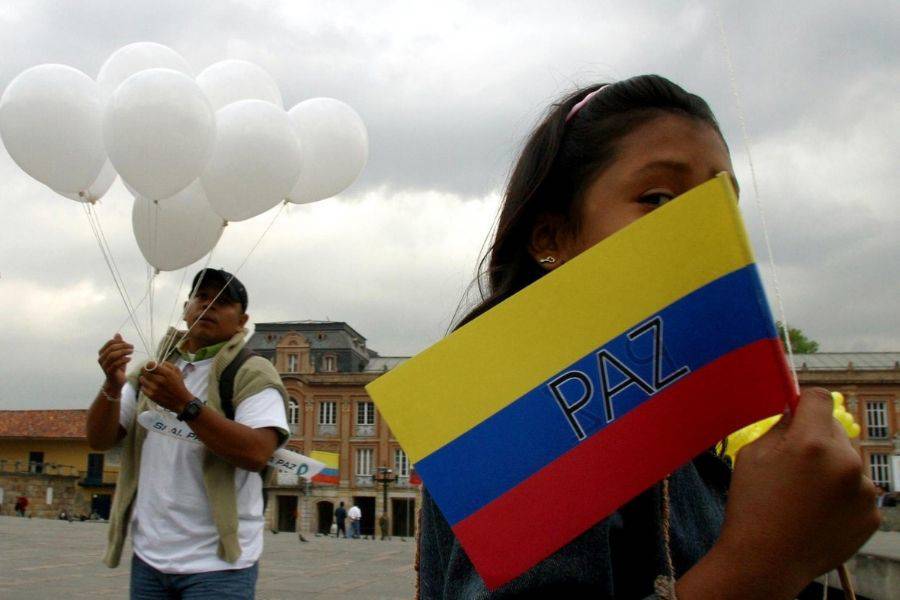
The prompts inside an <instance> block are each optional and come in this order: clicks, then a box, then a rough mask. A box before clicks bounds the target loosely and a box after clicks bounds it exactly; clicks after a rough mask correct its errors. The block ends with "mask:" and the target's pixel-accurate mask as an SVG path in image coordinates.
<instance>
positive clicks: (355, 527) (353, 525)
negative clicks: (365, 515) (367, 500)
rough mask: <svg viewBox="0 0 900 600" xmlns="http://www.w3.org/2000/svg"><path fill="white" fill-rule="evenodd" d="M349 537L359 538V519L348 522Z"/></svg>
mask: <svg viewBox="0 0 900 600" xmlns="http://www.w3.org/2000/svg"><path fill="white" fill-rule="evenodd" d="M350 537H352V538H359V519H357V520H355V521H350Z"/></svg>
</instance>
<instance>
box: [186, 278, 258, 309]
mask: <svg viewBox="0 0 900 600" xmlns="http://www.w3.org/2000/svg"><path fill="white" fill-rule="evenodd" d="M203 283H216V284H220V285H221V286H222V288H221V289H222V290H223V292H222V295H224V296H228V297H229V298H230V299H231V300H233V301H235V302H240V303H241V308H242V309H243V310H244V311H245V312H246V311H247V302H248V298H247V288H245V287H244V284H243V283H241V280H240V279H238V278H237V277H235V276H234V275H232V274H231V273H229V272H228V271H226V270H224V269H203V270H201V271H199V272H198V273H197V274H196V275H194V282H193V283H192V284H191V294H193V293H194V292H195V291H196V290H197V286H198V285H201V284H203Z"/></svg>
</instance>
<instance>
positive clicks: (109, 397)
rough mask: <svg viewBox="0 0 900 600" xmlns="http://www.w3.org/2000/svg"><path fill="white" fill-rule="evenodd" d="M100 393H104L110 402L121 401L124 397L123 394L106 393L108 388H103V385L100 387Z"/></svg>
mask: <svg viewBox="0 0 900 600" xmlns="http://www.w3.org/2000/svg"><path fill="white" fill-rule="evenodd" d="M100 393H101V394H103V397H104V398H106V400H107V401H109V402H119V401H120V400H121V399H122V397H121V396H118V397H115V396H110V395H109V394H107V393H106V389H105V388H103V387H102V386H101V387H100Z"/></svg>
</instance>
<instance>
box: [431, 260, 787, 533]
mask: <svg viewBox="0 0 900 600" xmlns="http://www.w3.org/2000/svg"><path fill="white" fill-rule="evenodd" d="M766 306H767V305H766V304H765V297H764V294H763V291H762V284H761V282H760V279H759V273H758V271H757V268H756V265H755V264H751V265H748V266H746V267H744V268H742V269H738V270H737V271H734V272H732V273H730V274H728V275H725V276H724V277H721V278H719V279H717V280H716V281H713V282H711V283H709V284H707V285H705V286H703V287H701V288H699V289H697V290H695V291H694V292H692V293H690V294H688V295H687V296H684V297H683V298H681V299H679V300H678V301H676V302H674V303H672V304H671V305H669V306H668V307H666V308H665V309H663V310H662V311H661V312H660V313H658V316H659V317H661V318H662V323H663V325H662V336H663V337H662V344H663V346H662V347H663V349H664V350H663V353H662V356H663V359H662V360H661V363H660V364H661V368H660V369H659V371H660V373H661V375H662V377H659V376H658V375H659V374H657V373H655V370H656V364H655V362H656V361H655V360H654V333H655V331H653V330H651V329H647V330H646V331H645V332H644V333H642V334H640V335H638V336H636V337H634V339H633V340H629V339H628V336H627V332H626V333H623V334H622V335H620V336H618V337H616V338H614V339H613V340H611V341H609V342H608V343H606V344H604V346H602V347H601V348H598V349H597V350H596V351H594V352H591V353H590V354H588V355H587V356H585V357H584V358H582V359H580V360H579V361H577V362H576V363H575V364H573V365H571V366H570V367H568V368H566V369H563V370H561V371H560V373H561V374H562V373H568V372H570V371H572V370H578V371H580V372H582V373H583V374H584V375H585V376H586V377H587V378H588V379H590V381H591V383H592V385H593V388H594V394H593V397H592V399H591V401H590V402H588V403H587V404H586V405H585V406H584V407H583V408H581V409H580V410H578V411H577V412H575V413H574V414H573V416H572V418H573V419H574V420H575V421H576V422H577V425H575V426H573V424H572V422H571V420H570V419H569V418H568V417H567V416H566V414H565V413H564V412H563V410H562V408H561V406H560V403H559V401H558V400H557V399H556V398H555V397H554V395H553V393H552V392H551V390H550V387H549V383H550V382H551V381H553V380H554V379H556V378H557V376H554V377H552V378H550V379H548V380H547V381H546V382H544V383H543V384H541V385H540V386H538V387H537V388H535V389H533V390H531V391H530V392H528V393H527V394H525V395H523V396H522V397H520V398H519V399H518V400H516V401H515V402H513V403H512V404H510V405H509V406H507V407H506V408H504V409H503V410H501V411H500V412H498V413H496V414H494V415H492V416H491V417H490V418H488V419H486V420H484V421H482V422H481V423H479V424H478V425H476V426H475V427H473V428H472V429H470V430H468V431H467V432H466V433H464V434H463V435H461V436H460V437H458V438H456V439H455V440H453V441H452V442H450V443H449V444H447V445H445V446H443V447H442V448H440V449H439V450H437V451H436V452H433V453H432V454H430V455H428V456H427V457H425V458H424V459H422V460H420V461H419V462H417V463H416V468H417V469H418V471H419V472H420V473H421V475H422V478H423V479H424V481H425V484H426V486H427V487H428V491H429V492H430V493H431V494H432V496H434V498H435V499H436V500H437V502H438V505H439V506H440V507H441V510H442V511H443V513H444V516H445V517H446V518H447V520H448V521H449V522H450V524H451V525H453V524H455V523H457V522H459V521H460V520H462V519H464V518H466V517H467V516H469V515H470V514H472V513H473V512H475V511H477V510H478V509H480V508H481V507H482V506H484V505H486V504H488V503H489V502H490V501H492V500H494V499H495V498H497V497H499V496H501V495H502V494H504V493H505V492H506V491H508V490H509V489H511V488H513V487H515V486H516V485H518V484H519V483H521V482H522V481H524V480H525V479H527V478H528V477H529V476H530V475H531V474H533V473H534V472H536V471H538V470H539V469H541V468H543V467H544V466H546V465H548V464H549V463H551V462H552V461H554V460H555V459H556V458H558V457H559V456H561V455H562V454H564V453H565V452H567V451H569V450H571V449H572V448H574V447H575V446H576V445H577V444H578V442H579V439H578V436H577V428H581V430H582V432H583V434H584V436H585V437H584V439H586V438H587V437H590V436H591V435H593V434H595V433H597V432H598V431H601V430H602V429H603V428H604V427H605V426H606V424H607V420H606V410H607V409H606V408H605V407H604V402H603V400H602V398H601V395H600V393H599V391H598V390H599V387H600V375H599V372H600V369H599V360H600V359H599V358H598V353H599V352H600V351H603V350H605V351H606V352H608V353H609V354H608V355H607V356H608V359H607V360H605V361H604V362H605V364H606V365H607V367H606V369H605V370H606V372H607V377H608V380H607V382H606V388H607V389H609V390H614V389H615V388H616V386H618V385H619V384H623V383H625V382H626V376H625V375H624V372H623V371H621V370H619V369H618V368H617V367H616V366H615V364H614V363H612V362H610V361H616V360H617V361H619V362H620V363H621V364H622V365H624V366H625V367H626V368H628V369H631V370H632V371H633V373H634V374H635V375H637V376H638V377H639V378H640V379H641V380H642V381H643V382H644V383H645V384H647V385H649V386H650V387H651V388H652V386H653V385H654V383H658V382H657V381H655V379H659V382H665V380H666V376H668V375H672V374H674V373H677V371H678V369H679V368H681V367H682V366H687V367H688V368H689V369H690V371H691V372H693V371H696V370H698V369H700V368H701V367H703V366H704V365H706V364H708V363H711V362H713V361H715V360H716V359H718V358H719V357H721V356H724V355H726V354H728V353H729V352H732V351H733V350H737V349H739V348H741V347H743V346H746V345H747V344H750V343H753V342H755V341H758V340H761V339H766V338H774V337H775V336H776V333H775V328H774V324H773V323H772V317H771V315H770V313H769V311H768V309H767V308H766ZM598 310H602V309H601V308H599V307H598ZM648 317H654V315H648ZM645 323H646V322H645ZM640 325H642V323H637V324H636V325H635V328H632V329H631V330H629V331H635V329H636V328H637V327H638V326H640ZM510 360H515V357H510ZM685 376H690V375H689V374H688V375H685ZM645 387H646V386H645ZM659 389H663V386H660V387H659ZM582 391H583V385H582V384H580V383H579V382H578V381H577V380H569V381H568V382H566V383H563V384H560V385H559V387H558V393H560V394H561V395H562V396H563V398H564V401H566V402H567V404H568V405H570V406H572V405H574V404H575V403H576V401H577V400H578V399H579V398H580V396H581V395H582ZM654 394H655V391H653V389H651V390H650V393H648V392H647V390H646V389H641V386H640V385H639V384H635V383H631V384H629V385H627V387H623V389H622V390H621V391H619V392H618V393H616V394H611V409H612V414H613V417H614V419H620V418H621V417H622V416H623V415H625V414H627V413H628V412H629V411H631V410H633V409H634V408H635V407H637V406H639V405H640V404H641V403H643V402H644V401H646V400H647V399H648V398H650V397H652V396H653V395H654ZM610 422H611V421H610ZM635 435H640V432H635ZM463 471H465V472H466V473H467V475H464V476H461V475H460V473H461V472H463Z"/></svg>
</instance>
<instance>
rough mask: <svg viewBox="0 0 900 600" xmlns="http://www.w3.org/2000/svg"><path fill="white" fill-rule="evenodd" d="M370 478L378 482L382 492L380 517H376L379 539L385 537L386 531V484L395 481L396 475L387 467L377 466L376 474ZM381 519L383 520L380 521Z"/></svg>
mask: <svg viewBox="0 0 900 600" xmlns="http://www.w3.org/2000/svg"><path fill="white" fill-rule="evenodd" d="M372 480H373V481H375V482H376V483H380V484H381V485H382V492H383V494H384V496H383V500H384V504H383V510H382V514H381V517H380V518H379V519H378V524H379V525H380V527H381V539H384V538H385V537H386V534H387V531H388V521H387V513H388V486H389V485H390V484H391V483H393V482H395V481H397V476H396V475H394V472H393V471H392V470H391V469H388V468H387V467H378V475H377V476H373V477H372ZM382 519H383V520H384V521H383V522H382Z"/></svg>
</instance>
